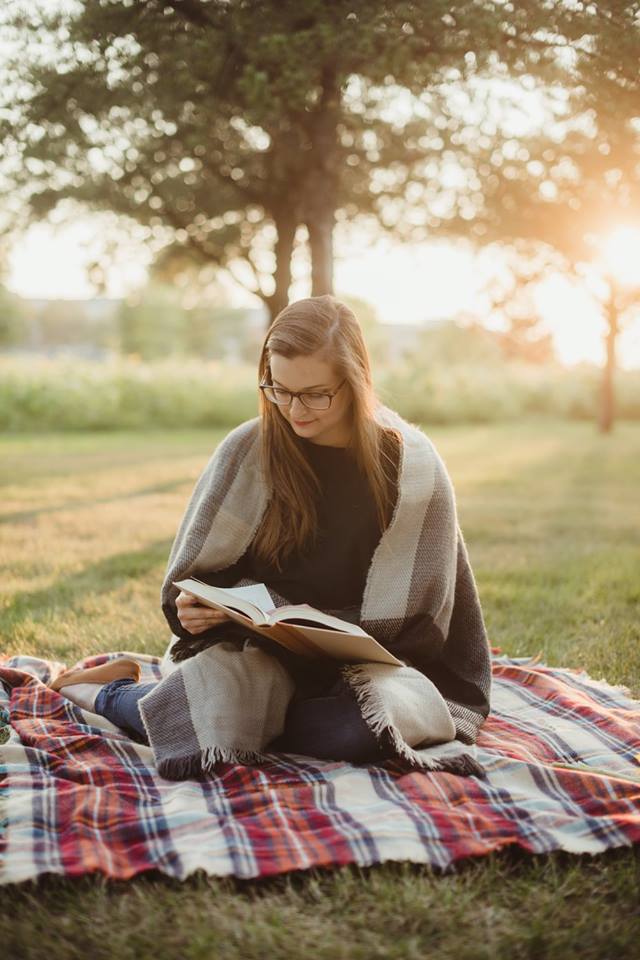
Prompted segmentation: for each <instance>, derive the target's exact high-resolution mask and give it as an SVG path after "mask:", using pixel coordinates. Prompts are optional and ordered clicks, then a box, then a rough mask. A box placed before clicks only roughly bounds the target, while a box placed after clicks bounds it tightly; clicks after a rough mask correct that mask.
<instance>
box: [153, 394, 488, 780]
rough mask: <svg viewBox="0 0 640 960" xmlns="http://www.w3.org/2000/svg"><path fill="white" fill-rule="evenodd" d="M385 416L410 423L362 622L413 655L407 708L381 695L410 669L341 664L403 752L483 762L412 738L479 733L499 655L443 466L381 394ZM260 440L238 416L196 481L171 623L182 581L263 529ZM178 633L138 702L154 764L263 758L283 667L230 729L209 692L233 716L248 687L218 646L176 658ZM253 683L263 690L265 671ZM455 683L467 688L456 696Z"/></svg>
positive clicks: (171, 576)
mask: <svg viewBox="0 0 640 960" xmlns="http://www.w3.org/2000/svg"><path fill="white" fill-rule="evenodd" d="M375 416H376V420H377V422H378V423H379V424H380V425H382V426H385V427H392V428H395V429H396V430H397V431H398V433H399V434H400V436H401V440H402V442H401V452H400V462H399V468H398V501H397V504H396V509H395V511H394V515H393V517H392V519H391V522H390V524H389V526H388V527H387V529H386V530H385V531H384V533H383V534H382V536H381V538H380V541H379V544H378V546H377V548H376V550H375V553H374V555H373V558H372V561H371V565H370V568H369V571H368V574H367V580H366V586H365V590H364V595H363V598H362V604H361V611H360V623H361V626H362V627H363V629H365V630H366V631H367V632H368V633H370V634H371V635H372V636H374V637H375V638H376V639H377V640H378V641H379V642H380V643H382V644H383V645H384V646H386V647H388V649H389V650H391V651H392V652H394V653H395V654H396V655H397V656H398V657H399V658H400V659H403V660H404V661H405V663H407V666H406V667H405V668H402V669H403V670H404V674H403V678H402V679H403V680H404V682H405V683H406V700H407V703H408V704H410V705H411V709H407V710H405V711H402V710H400V711H398V710H395V712H394V711H393V710H392V709H390V708H389V702H390V701H389V699H388V697H387V696H385V691H387V690H388V689H389V684H390V679H389V678H390V676H391V674H392V673H393V672H394V671H397V670H398V669H400V668H395V667H387V668H384V669H382V670H372V669H371V668H370V665H366V664H364V665H360V666H349V667H344V668H343V670H342V673H343V676H344V677H345V679H346V681H347V682H348V683H349V684H350V685H351V686H352V688H353V690H354V692H355V694H356V697H357V700H358V703H359V704H360V706H361V708H362V715H363V718H364V720H365V722H367V723H368V725H369V726H370V728H371V729H372V730H373V731H374V733H376V734H377V735H381V734H382V732H383V731H384V732H385V734H386V735H387V737H388V739H389V740H390V742H391V743H392V744H393V746H394V748H395V750H396V753H397V755H398V757H402V758H403V759H404V760H406V761H407V762H409V763H412V764H415V765H418V766H423V767H427V768H429V769H448V770H451V771H453V772H458V773H461V774H469V773H472V774H481V773H482V770H481V769H480V768H479V767H478V765H477V764H476V763H475V762H474V761H473V758H472V757H471V755H470V753H469V751H464V750H461V749H459V750H458V751H457V756H451V755H450V752H447V751H442V755H441V756H440V757H438V756H436V755H435V754H434V753H433V752H428V753H427V754H424V753H423V752H422V751H421V750H419V749H414V748H415V747H419V746H420V745H421V744H425V745H426V744H432V743H434V741H435V742H437V741H438V740H440V741H441V742H446V741H448V740H451V739H453V738H454V737H458V739H459V740H461V741H464V742H466V743H473V742H474V740H475V739H476V735H477V731H478V728H479V726H480V725H481V723H482V722H483V720H484V718H485V717H486V715H487V714H488V711H489V692H490V681H491V669H490V654H489V647H488V644H487V637H486V631H485V628H484V623H483V619H482V613H481V610H480V604H479V600H478V595H477V590H476V587H475V582H474V579H473V574H472V572H471V568H470V565H469V560H468V557H467V553H466V549H465V545H464V541H463V539H462V534H461V532H460V528H459V525H458V522H457V514H456V504H455V496H454V492H453V486H452V484H451V480H450V478H449V476H448V474H447V471H446V468H445V466H444V464H443V462H442V460H441V458H440V457H439V455H438V453H437V451H436V450H435V448H434V446H433V444H432V443H431V441H430V440H429V439H428V437H426V436H425V434H424V433H423V432H422V431H421V430H420V429H419V428H418V427H416V426H413V425H412V424H409V423H407V422H406V421H405V420H404V419H402V418H401V417H400V416H399V415H398V414H397V413H395V412H394V411H392V410H390V409H389V408H387V407H384V406H382V405H379V406H378V407H377V410H376V415H375ZM260 440H261V436H260V418H259V417H256V418H254V419H252V420H249V421H247V422H245V423H243V424H241V425H240V426H238V427H236V428H235V429H234V430H232V431H231V432H230V433H229V434H228V435H227V436H226V438H225V439H224V440H223V441H222V443H220V445H219V446H218V448H217V449H216V451H215V453H214V454H213V456H212V457H211V459H210V461H209V463H208V464H207V466H206V467H205V469H204V471H203V473H202V474H201V476H200V478H199V480H198V482H197V484H196V486H195V489H194V491H193V494H192V496H191V499H190V502H189V504H188V506H187V509H186V512H185V514H184V517H183V519H182V522H181V524H180V527H179V529H178V532H177V535H176V538H175V541H174V543H173V546H172V549H171V553H170V557H169V562H168V566H167V570H166V574H165V579H164V583H163V586H162V594H161V598H162V606H163V610H164V611H165V614H166V615H167V619H168V621H169V624H170V625H171V626H172V629H173V630H174V631H176V630H177V629H178V621H177V616H176V610H175V599H176V597H177V595H178V592H179V591H178V589H177V588H176V587H175V586H173V583H172V581H174V580H180V579H183V578H185V577H189V576H196V577H197V576H198V575H203V574H204V575H206V574H207V573H208V572H213V571H218V570H223V569H225V568H227V567H229V566H230V565H231V564H233V563H234V562H235V561H236V560H238V559H239V557H240V556H242V554H243V553H244V552H245V550H246V549H247V547H248V546H249V545H250V543H251V541H252V540H253V537H254V536H255V534H256V532H257V530H258V528H259V525H260V522H261V519H262V516H263V514H264V511H265V508H266V505H267V501H268V496H269V491H268V489H267V484H266V482H265V480H264V477H263V475H262V471H261V465H260V447H261V444H260ZM242 582H243V583H247V582H251V581H242ZM277 601H281V602H283V601H282V598H277ZM176 639H177V637H176V636H175V635H174V636H172V638H171V641H170V644H169V648H168V649H167V652H166V653H165V656H164V658H163V672H164V674H165V676H164V678H163V680H162V681H161V682H160V683H159V684H158V686H157V687H156V689H155V690H153V691H151V692H150V693H149V694H147V696H146V697H144V698H143V699H142V700H141V701H140V704H139V706H140V713H141V716H142V719H143V722H144V725H145V729H146V731H147V734H148V737H149V743H150V745H151V747H152V749H153V752H154V756H155V758H156V763H157V765H158V769H159V770H160V771H161V772H162V773H163V775H164V776H166V777H168V778H170V779H180V778H183V777H185V776H192V775H194V774H195V773H196V772H198V771H200V770H202V771H207V770H209V771H210V770H212V769H213V765H214V764H215V763H216V762H218V761H219V760H221V759H227V760H232V759H236V760H243V759H244V760H246V759H247V758H248V757H250V756H251V757H253V759H254V760H259V759H260V757H261V753H262V751H263V750H264V748H265V746H266V745H267V743H268V742H269V740H268V738H267V736H266V734H267V733H271V732H272V731H273V729H274V728H275V727H277V726H278V723H279V722H282V723H283V721H284V708H285V707H286V701H287V693H288V691H287V689H286V682H284V681H282V680H281V674H280V673H279V672H278V671H277V670H276V669H275V667H274V668H273V669H272V670H271V671H267V672H266V673H265V674H264V689H263V690H261V691H260V692H259V694H258V696H257V699H256V701H255V704H256V706H255V714H254V716H253V718H251V717H246V716H245V718H244V719H243V721H242V724H241V725H242V733H241V731H240V721H239V718H238V729H237V730H236V731H235V733H234V731H233V730H232V729H229V726H228V724H227V729H226V730H225V733H224V736H223V737H222V738H221V735H220V729H219V725H216V724H212V722H211V718H212V709H211V703H212V702H215V703H216V704H220V705H221V710H222V713H223V715H224V716H225V717H226V718H227V720H228V721H229V723H230V722H231V721H230V719H229V718H230V716H231V713H232V712H233V710H234V704H236V703H237V700H238V693H239V691H240V689H242V690H244V689H245V688H244V687H241V688H240V687H236V688H234V686H233V685H231V686H228V687H227V688H224V687H223V685H222V684H221V683H218V682H216V679H215V671H212V670H207V669H206V666H205V657H206V655H207V654H208V653H209V651H202V652H200V653H198V654H196V655H195V656H194V657H193V658H191V659H190V660H187V661H185V662H183V663H180V664H179V665H176V664H175V663H172V661H171V655H170V651H171V646H172V645H173V644H174V642H175V641H176ZM220 656H222V654H221V655H220ZM229 656H231V651H229ZM430 665H433V669H434V674H433V676H431V678H430V671H429V667H430ZM441 668H444V669H441ZM443 678H444V679H443ZM451 678H453V683H452V682H451ZM439 680H440V681H441V682H442V686H441V683H439ZM252 683H253V686H252V689H253V690H254V692H255V691H256V690H257V687H258V686H259V685H260V684H259V678H256V677H254V678H253V681H252ZM447 683H448V686H447ZM278 685H281V689H280V690H279V691H278V692H276V688H277V687H278ZM396 686H397V684H396ZM451 690H454V692H455V691H459V693H460V696H458V697H454V696H451V694H450V691H451ZM439 691H441V693H439ZM289 695H290V694H289ZM220 698H223V702H221V699H220ZM398 700H400V701H402V697H401V696H400V698H398V697H397V695H396V696H395V698H394V702H395V703H397V702H398ZM269 702H271V703H272V704H273V709H274V713H275V714H276V715H277V717H274V718H271V719H274V720H275V722H274V723H271V722H267V720H266V715H265V714H264V712H261V711H260V707H259V704H262V705H266V704H267V703H269ZM243 703H244V704H246V705H247V706H246V708H245V709H246V710H247V711H248V710H249V709H254V701H253V700H252V699H248V698H247V699H245V700H244V701H243ZM443 710H444V711H445V713H447V712H448V715H449V719H448V723H447V722H446V718H443V716H442V711H443ZM416 711H417V715H416ZM176 716H179V717H180V720H179V721H176V719H175V718H176ZM443 720H444V722H443ZM409 731H411V735H409ZM418 733H419V736H418ZM416 736H417V739H416ZM234 750H235V752H234Z"/></svg>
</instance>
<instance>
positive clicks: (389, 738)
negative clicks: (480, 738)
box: [342, 664, 486, 777]
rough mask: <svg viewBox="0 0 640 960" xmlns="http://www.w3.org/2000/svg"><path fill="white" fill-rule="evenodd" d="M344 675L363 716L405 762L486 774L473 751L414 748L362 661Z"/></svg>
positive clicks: (471, 774)
mask: <svg viewBox="0 0 640 960" xmlns="http://www.w3.org/2000/svg"><path fill="white" fill-rule="evenodd" d="M342 675H343V677H344V679H345V680H346V682H347V683H348V684H349V686H350V687H351V689H352V690H353V692H354V694H355V697H356V700H357V702H358V706H359V707H360V710H361V712H362V719H363V720H364V722H365V723H366V724H367V726H368V727H369V729H370V730H371V732H372V733H373V734H375V736H376V737H377V738H378V740H380V741H381V742H383V743H384V742H385V741H386V742H388V743H389V745H390V746H391V748H392V749H393V750H394V752H395V754H396V758H397V759H398V760H403V761H405V762H406V763H407V764H408V765H409V766H410V767H412V768H419V769H422V770H434V771H440V772H443V773H453V774H456V775H457V776H461V777H474V776H475V777H485V776H486V772H485V770H484V767H482V765H481V764H479V763H478V761H477V760H475V759H474V758H473V757H472V756H471V755H470V754H468V753H460V754H458V755H457V756H454V757H429V756H424V753H423V752H419V751H417V750H414V749H413V747H410V746H409V744H408V743H407V742H406V740H405V739H404V738H403V737H402V735H401V733H400V731H399V730H398V729H397V727H395V726H394V725H393V724H391V723H389V719H388V717H387V715H386V712H385V709H384V705H383V703H382V699H381V698H380V696H379V694H378V692H377V691H376V689H375V686H374V685H373V684H372V683H371V681H370V680H369V678H368V677H367V676H366V675H365V674H364V672H363V671H362V669H361V668H360V667H359V665H358V664H351V665H349V666H345V667H343V668H342Z"/></svg>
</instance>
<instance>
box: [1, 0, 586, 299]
mask: <svg viewBox="0 0 640 960" xmlns="http://www.w3.org/2000/svg"><path fill="white" fill-rule="evenodd" d="M558 7H559V5H552V6H551V9H549V5H540V4H538V3H536V2H533V0H527V2H523V3H520V4H518V6H517V8H516V7H514V6H513V5H512V4H511V3H501V2H500V3H495V2H489V0H487V2H485V3H478V2H477V0H458V2H454V3H445V2H444V0H413V2H402V3H389V2H382V0H366V2H365V0H334V2H332V3H331V4H327V3H323V2H321V0H235V2H228V0H100V2H78V3H77V4H76V6H75V7H74V8H73V9H72V10H71V11H70V12H69V11H65V12H62V11H60V12H51V10H50V9H48V10H47V7H46V5H45V7H44V8H37V9H34V7H33V5H32V4H25V3H23V2H20V0H13V2H11V3H10V4H9V8H8V9H9V11H10V12H9V14H6V13H5V17H6V18H7V19H6V25H7V28H8V29H9V28H10V29H11V31H13V33H12V35H13V38H14V42H15V43H16V45H17V46H16V54H15V57H14V60H13V63H11V64H10V65H9V66H10V70H9V71H8V76H11V78H12V81H11V83H8V84H7V85H6V86H5V91H6V99H7V103H6V106H5V109H4V110H3V111H2V116H3V121H2V123H0V135H1V136H2V138H3V140H4V142H5V144H6V148H7V162H6V164H5V167H4V177H5V179H6V180H7V182H10V183H11V184H12V185H13V187H14V188H15V189H14V196H15V197H16V198H19V199H20V201H21V203H22V208H23V209H27V210H28V212H29V216H30V217H31V218H41V217H44V216H45V215H47V214H48V213H49V212H50V211H52V210H54V209H55V208H56V206H57V205H58V203H59V202H60V201H61V199H65V200H67V199H69V198H74V199H75V200H77V201H79V202H81V203H82V204H85V205H87V206H88V207H90V208H94V209H109V210H114V211H117V212H118V213H119V214H121V215H122V216H124V217H129V218H133V219H134V220H135V221H137V222H138V223H141V224H143V225H144V227H145V228H146V229H147V230H148V235H149V237H150V236H151V235H152V234H153V233H154V232H156V233H157V232H163V235H166V236H167V237H168V238H169V239H170V240H171V241H173V242H174V243H176V244H178V245H182V246H184V247H187V248H188V249H189V250H190V252H191V253H192V254H193V255H194V256H195V257H198V258H200V259H201V261H202V262H206V263H214V264H218V265H220V266H223V267H225V268H227V269H231V270H234V271H235V273H236V277H237V279H238V280H239V281H240V282H242V283H243V285H245V286H246V287H247V288H248V289H249V290H251V291H252V292H253V293H255V294H256V295H257V296H259V297H260V298H261V299H262V300H263V301H264V302H265V303H266V304H267V306H268V307H269V309H270V311H271V313H272V314H273V313H274V312H276V311H277V310H278V309H279V308H280V307H281V306H283V305H284V303H286V300H287V293H288V289H289V285H290V282H291V266H290V264H291V256H292V252H293V250H294V247H295V245H296V243H299V242H301V238H302V236H304V228H306V236H307V237H308V241H309V246H310V250H311V260H312V289H311V292H312V293H313V294H317V293H324V292H328V291H331V290H332V249H333V248H332V242H333V232H334V226H335V224H336V222H341V221H352V220H354V219H355V218H365V219H367V220H368V221H369V222H371V223H373V224H375V225H377V226H378V227H381V228H382V229H386V230H393V231H394V232H396V234H397V235H398V236H406V237H407V238H414V237H415V236H416V235H418V234H420V235H424V233H425V232H427V233H428V232H430V231H431V230H432V229H433V228H434V227H437V226H439V225H440V223H441V222H442V219H443V215H442V212H441V209H444V208H447V206H450V205H451V202H452V190H451V188H449V187H448V186H447V171H448V170H450V168H451V166H452V164H458V165H461V166H462V168H464V166H465V158H466V157H467V156H468V154H469V152H470V144H469V143H468V141H467V140H466V138H465V136H464V132H463V130H462V129H461V124H460V123H459V121H458V118H457V117H456V116H455V111H454V110H453V109H452V107H451V102H450V101H451V95H452V92H455V87H456V85H457V84H458V83H459V81H461V80H462V79H463V78H466V77H470V76H475V75H480V74H481V73H482V72H483V71H484V72H485V73H487V74H493V73H495V71H496V70H498V68H500V70H501V71H502V74H504V73H505V72H507V73H508V72H511V73H512V74H514V75H520V76H522V75H526V76H528V75H529V71H534V72H535V73H536V74H537V75H538V76H540V77H545V78H547V79H551V78H552V77H553V76H555V75H556V74H557V71H558V64H557V61H556V58H555V57H554V51H553V49H551V50H550V49H549V44H548V42H547V40H546V38H547V37H548V36H549V35H550V32H551V33H552V32H553V30H554V28H555V29H556V30H558V31H561V32H562V31H564V32H565V33H566V31H567V25H568V24H569V25H570V20H571V18H570V17H569V14H568V12H567V11H566V10H565V8H564V7H562V8H560V9H558ZM44 37H48V40H49V44H50V47H49V50H50V53H49V55H47V53H46V50H47V48H46V45H45V44H44V43H43V42H42V39H43V38H44ZM51 44H53V46H52V47H51ZM400 94H401V95H402V96H401V97H400V99H399V100H398V96H399V95H400ZM393 97H395V98H396V106H395V107H391V106H390V103H391V100H392V98H393ZM398 104H399V105H398ZM453 192H454V193H455V191H453ZM463 193H464V192H463ZM463 213H464V210H463ZM12 222H15V219H13V220H12ZM301 231H302V232H301Z"/></svg>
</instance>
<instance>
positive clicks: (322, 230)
mask: <svg viewBox="0 0 640 960" xmlns="http://www.w3.org/2000/svg"><path fill="white" fill-rule="evenodd" d="M321 199H322V198H321ZM333 227H334V211H333V209H330V208H329V206H328V205H327V206H319V207H318V209H317V210H316V212H315V214H314V215H313V216H310V217H308V219H307V230H308V231H309V250H310V253H311V296H312V297H321V296H322V295H323V294H325V293H333Z"/></svg>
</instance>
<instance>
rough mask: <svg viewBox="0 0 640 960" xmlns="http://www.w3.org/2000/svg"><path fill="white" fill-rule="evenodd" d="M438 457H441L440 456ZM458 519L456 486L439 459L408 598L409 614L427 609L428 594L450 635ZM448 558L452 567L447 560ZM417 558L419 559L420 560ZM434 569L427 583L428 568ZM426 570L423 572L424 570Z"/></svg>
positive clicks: (444, 631)
mask: <svg viewBox="0 0 640 960" xmlns="http://www.w3.org/2000/svg"><path fill="white" fill-rule="evenodd" d="M437 459H438V461H439V460H440V458H439V457H438V458H437ZM436 530H441V531H444V532H445V536H444V537H441V538H440V539H439V540H438V542H437V543H434V531H436ZM456 540H457V520H456V509H455V500H454V496H453V488H452V485H451V481H450V480H449V477H448V475H447V474H446V472H445V469H444V465H443V464H442V463H441V462H438V466H437V469H436V476H435V481H434V487H433V494H432V496H431V499H430V501H429V505H428V507H427V509H426V511H425V514H424V518H423V521H422V529H421V530H420V538H419V540H418V549H417V551H416V556H415V557H414V562H413V569H412V575H411V587H410V590H409V597H408V599H407V615H408V616H411V614H413V613H417V612H419V611H420V610H422V609H424V597H425V595H426V596H427V597H428V609H429V610H431V611H432V617H433V622H434V623H435V625H436V626H437V627H438V629H439V630H440V632H441V633H442V634H443V636H446V634H447V630H448V627H449V620H450V618H451V611H452V609H453V596H454V594H453V590H452V589H451V584H452V582H453V578H454V576H455V569H456ZM445 559H446V560H447V561H448V567H446V566H445V565H444V560H445ZM416 561H417V562H416ZM425 569H426V570H429V571H434V572H433V574H432V576H431V577H430V578H429V580H428V582H427V584H426V586H427V587H428V590H427V592H426V594H425V577H424V570H425ZM421 570H422V575H421V573H420V571H421Z"/></svg>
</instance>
